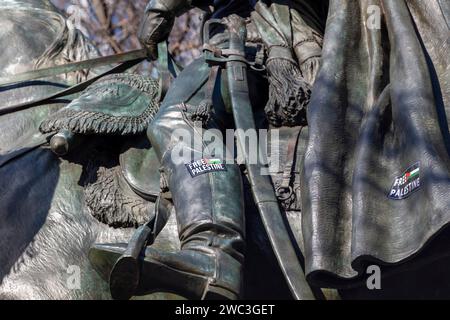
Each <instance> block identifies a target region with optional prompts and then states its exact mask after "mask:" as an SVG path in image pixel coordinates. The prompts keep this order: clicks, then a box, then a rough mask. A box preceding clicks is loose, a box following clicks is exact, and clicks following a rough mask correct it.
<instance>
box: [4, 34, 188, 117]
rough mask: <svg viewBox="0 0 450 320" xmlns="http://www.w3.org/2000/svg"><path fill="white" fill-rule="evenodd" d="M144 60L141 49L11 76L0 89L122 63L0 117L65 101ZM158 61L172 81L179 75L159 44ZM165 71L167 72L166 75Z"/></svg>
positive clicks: (143, 53) (15, 106)
mask: <svg viewBox="0 0 450 320" xmlns="http://www.w3.org/2000/svg"><path fill="white" fill-rule="evenodd" d="M146 58H147V54H146V51H145V50H144V49H139V50H133V51H129V52H126V53H119V54H116V55H111V56H105V57H99V58H94V59H88V60H83V61H78V62H73V63H68V64H65V65H59V66H54V67H50V68H45V69H38V70H33V71H28V72H24V73H20V74H16V75H12V76H9V77H6V78H1V79H0V86H2V85H11V84H17V83H21V82H22V83H23V82H26V81H29V80H35V79H39V78H43V77H49V76H56V75H60V74H64V73H68V72H73V71H79V70H83V69H89V68H94V67H100V66H105V65H110V64H112V63H117V62H121V63H120V64H119V65H117V66H115V67H113V68H111V69H110V70H108V71H106V72H103V73H102V74H100V75H98V76H95V77H93V78H91V79H88V80H86V81H83V82H81V83H78V84H76V85H74V86H71V87H69V88H66V89H63V90H61V91H58V92H56V93H54V94H51V95H49V96H46V97H43V98H39V99H37V100H32V101H28V102H24V103H20V104H16V105H12V106H9V107H5V108H2V109H0V116H2V115H5V114H10V113H14V112H18V111H22V110H26V109H30V108H33V107H36V106H40V105H43V104H46V103H50V102H52V101H54V100H56V99H58V98H62V97H66V96H69V95H72V94H75V93H78V92H81V91H83V90H84V89H86V88H87V87H88V86H90V85H91V84H92V83H94V82H95V81H97V80H99V79H101V78H103V77H105V76H107V75H110V74H115V73H122V72H125V71H126V70H128V69H130V68H132V67H133V66H135V65H137V64H138V63H141V62H142V61H144V60H145V59H146ZM158 61H159V65H160V67H161V68H162V69H163V70H162V72H161V73H162V74H166V73H170V74H172V75H173V76H174V77H176V75H177V74H178V73H179V72H180V68H179V66H178V65H177V64H176V62H175V61H174V60H173V57H172V56H171V55H170V54H169V52H168V49H167V43H166V42H162V43H160V44H159V45H158ZM166 70H167V71H166Z"/></svg>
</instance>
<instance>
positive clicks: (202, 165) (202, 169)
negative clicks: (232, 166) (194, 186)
mask: <svg viewBox="0 0 450 320" xmlns="http://www.w3.org/2000/svg"><path fill="white" fill-rule="evenodd" d="M185 166H186V168H187V169H188V171H189V174H190V175H191V177H192V178H195V177H196V176H198V175H201V174H204V173H208V172H215V171H227V168H226V167H225V164H224V163H222V160H220V159H200V160H194V161H192V162H191V163H186V164H185Z"/></svg>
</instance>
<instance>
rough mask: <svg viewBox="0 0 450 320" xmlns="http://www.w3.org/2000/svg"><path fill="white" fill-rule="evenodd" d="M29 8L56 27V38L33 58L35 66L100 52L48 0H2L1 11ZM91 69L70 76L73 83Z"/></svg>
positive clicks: (74, 59) (63, 62)
mask: <svg viewBox="0 0 450 320" xmlns="http://www.w3.org/2000/svg"><path fill="white" fill-rule="evenodd" d="M8 9H9V10H11V11H12V12H14V11H16V10H20V11H21V12H24V11H25V12H26V11H29V12H30V15H31V14H33V15H34V16H37V15H41V16H42V17H43V18H42V19H43V20H44V19H45V23H47V24H49V25H51V29H53V30H54V34H55V36H54V39H53V41H52V43H51V44H50V45H49V46H48V47H47V48H46V50H45V51H44V52H43V53H42V54H41V55H40V56H39V57H38V58H37V59H36V60H35V61H34V64H33V67H34V68H35V69H38V68H42V67H49V66H52V65H59V64H65V63H68V62H74V61H80V60H86V59H89V58H92V57H94V56H98V51H97V50H96V49H95V47H94V46H93V45H92V44H91V43H90V42H89V41H88V40H87V39H86V37H85V36H84V35H83V34H82V33H81V32H80V31H79V30H77V29H76V28H75V26H74V25H73V23H72V22H71V21H70V20H68V19H66V17H65V16H64V15H63V13H61V12H60V11H59V10H58V9H57V8H56V7H55V6H54V5H53V4H52V3H51V2H50V1H48V0H0V10H8ZM88 73H89V71H79V72H76V73H73V74H70V75H69V77H68V78H69V79H68V80H69V81H70V82H80V81H83V80H85V79H86V78H87V77H88Z"/></svg>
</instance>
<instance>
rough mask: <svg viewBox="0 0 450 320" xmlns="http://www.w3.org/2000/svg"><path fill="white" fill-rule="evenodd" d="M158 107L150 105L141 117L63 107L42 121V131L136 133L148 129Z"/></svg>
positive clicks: (107, 133)
mask: <svg viewBox="0 0 450 320" xmlns="http://www.w3.org/2000/svg"><path fill="white" fill-rule="evenodd" d="M157 111H158V109H157V106H155V105H150V106H149V107H148V108H147V109H146V110H145V111H144V112H143V113H142V114H141V115H140V116H139V117H114V116H110V115H107V114H104V113H97V112H89V111H75V110H71V109H63V110H61V111H59V112H57V113H55V114H53V115H51V116H50V117H49V118H48V119H47V120H45V121H44V122H42V123H41V125H40V127H39V130H40V131H41V132H42V133H49V132H55V131H59V130H62V129H66V130H69V131H71V132H73V133H82V134H105V135H135V134H139V133H143V132H145V131H146V130H147V127H148V125H149V123H150V121H152V120H153V118H154V116H155V114H156V113H157Z"/></svg>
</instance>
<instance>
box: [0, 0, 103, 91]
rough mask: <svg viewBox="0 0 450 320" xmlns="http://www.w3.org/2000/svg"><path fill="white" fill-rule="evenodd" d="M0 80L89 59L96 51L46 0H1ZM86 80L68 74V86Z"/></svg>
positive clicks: (84, 74) (80, 76) (77, 75)
mask: <svg viewBox="0 0 450 320" xmlns="http://www.w3.org/2000/svg"><path fill="white" fill-rule="evenodd" d="M0 44H1V46H2V48H3V52H2V56H1V57H0V76H1V75H11V74H16V73H19V72H23V71H28V70H31V69H36V68H42V67H48V66H51V65H56V64H64V63H68V62H73V61H78V60H84V59H88V58H90V57H93V56H95V55H97V51H96V50H95V48H94V47H93V46H92V45H91V44H90V43H89V42H88V41H86V39H85V38H84V36H83V35H82V34H81V33H80V32H79V31H78V30H77V29H76V28H75V27H74V26H73V25H72V23H71V22H70V21H68V20H67V19H66V18H65V17H64V15H63V14H62V13H61V12H59V11H58V9H57V8H56V7H55V6H54V5H53V4H52V3H51V2H50V1H49V0H0ZM85 78H86V73H81V72H78V73H76V74H71V75H70V77H69V78H68V79H65V80H69V82H72V83H73V82H78V81H80V80H84V79H85Z"/></svg>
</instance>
